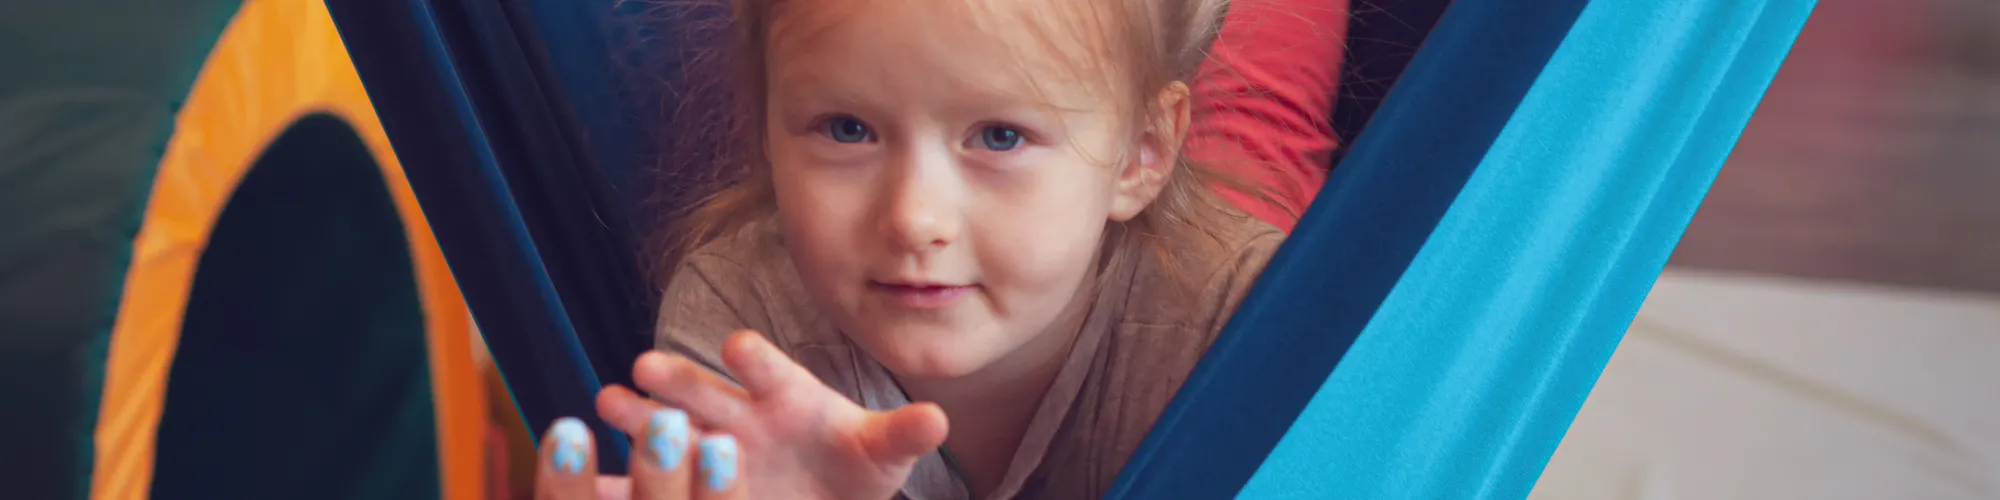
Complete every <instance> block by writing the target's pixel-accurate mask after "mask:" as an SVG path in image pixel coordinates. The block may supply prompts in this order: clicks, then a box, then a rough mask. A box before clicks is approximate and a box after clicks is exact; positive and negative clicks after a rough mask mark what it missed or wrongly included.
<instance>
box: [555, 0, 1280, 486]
mask: <svg viewBox="0 0 2000 500" xmlns="http://www.w3.org/2000/svg"><path fill="white" fill-rule="evenodd" d="M1223 4H1224V2H1223V1H1222V0H1125V1H1094V0H739V1H738V2H736V5H735V9H736V10H735V22H736V25H735V26H736V39H735V40H734V42H735V43H736V44H737V48H738V49H740V50H739V51H737V52H734V53H732V54H731V55H732V56H733V57H735V58H737V59H736V61H737V62H739V63H741V64H744V65H745V68H744V71H743V72H742V73H741V76H742V78H743V79H742V80H741V81H739V82H736V83H740V84H741V86H740V87H738V88H741V89H743V93H744V96H743V97H744V98H743V99H742V103H741V104H742V109H740V110H739V111H740V112H741V113H740V118H742V119H743V120H745V122H744V124H747V125H748V126H746V127H739V128H734V129H731V130H736V131H738V132H740V133H741V134H740V135H741V137H738V139H743V140H746V144H744V145H743V147H742V148H741V149H740V150H739V151H737V152H736V157H735V158H733V160H735V161H732V162H731V164H735V165H741V166H742V168H743V170H742V171H741V172H740V175H738V176H737V177H735V178H733V179H731V183H730V184H729V185H728V187H727V188H726V189H724V190H722V191H719V192H717V193H716V194H714V195H713V196H710V197H709V198H707V200H706V202H705V203H704V204H703V205H702V206H701V207H700V208H699V209H697V210H694V211H692V212H691V213H690V214H689V215H688V216H687V217H686V218H685V219H686V220H687V221H688V225H687V226H686V227H683V228H680V229H678V230H677V231H678V233H677V234H686V235H690V236H688V240H687V241H686V242H685V244H684V246H683V247H684V248H687V249H688V250H686V251H683V252H680V253H679V255H678V256H677V258H676V259H675V261H676V262H677V263H678V265H677V266H675V268H674V269H675V270H674V272H673V274H672V276H671V278H670V279H669V281H668V284H667V287H666V294H665V302H664V304H663V306H662V308H661V312H660V322H659V327H658V336H659V345H660V347H661V348H662V349H663V350H666V351H671V352H676V353H678V354H663V353H660V352H654V353H648V354H647V355H646V356H644V357H642V358H641V359H640V360H639V361H638V364H637V366H636V367H635V369H634V375H635V380H636V381H637V383H638V385H639V386H640V388H641V389H643V390H645V391H647V392H648V393H650V394H651V395H652V396H654V397H656V398H659V400H660V401H663V402H664V403H665V405H664V406H663V405H661V404H660V403H656V402H654V401H652V400H648V399H644V398H642V397H640V396H638V395H637V394H635V393H633V392H632V391H629V390H626V389H623V388H617V387H612V388H608V389H606V390H605V391H604V393H603V394H601V395H600V397H599V401H598V403H599V404H598V407H599V408H598V410H599V412H600V414H601V416H603V417H604V418H605V419H606V420H607V421H609V422H610V423H611V424H612V425H613V426H615V427H618V428H620V429H621V430H623V431H625V432H628V433H630V434H631V435H632V436H634V438H635V443H634V444H635V446H634V450H635V452H634V454H635V457H634V460H633V470H632V474H633V478H632V479H631V480H630V481H629V483H616V484H617V485H618V486H616V487H619V488H623V487H626V486H624V485H625V484H629V485H630V486H629V487H630V488H632V490H631V493H632V494H634V495H640V496H645V497H647V498H689V497H692V498H751V497H754V498H783V499H810V498H842V499H845V498H865V499H883V498H891V497H898V496H900V497H905V498H912V499H971V498H1015V497H1027V498H1056V499H1071V498H1093V497H1097V496H1100V495H1101V494H1102V493H1103V492H1104V491H1105V490H1106V489H1107V488H1108V487H1109V486H1110V485H1111V483H1112V481H1114V480H1115V479H1116V477H1117V475H1118V472H1119V470H1120V469H1121V468H1122V467H1123V466H1124V463H1125V461H1126V460H1127V458H1128V457H1130V455H1131V454H1132V452H1133V451H1134V450H1135V449H1136V448H1137V447H1138V445H1139V443H1140V441H1141V440H1143V439H1144V437H1145V436H1146V433H1147V431H1148V430H1149V429H1150V428H1151V426H1152V424H1153V421H1154V419H1156V418H1157V417H1158V416H1159V414H1160V413H1161V411H1162V410H1163V409H1164V408H1165V406H1166V404H1167V402H1168V400H1169V399H1170V398H1172V397H1173V395H1174V393H1175V392H1176V391H1177V390H1178V389H1179V388H1180V384H1181V382H1182V381H1183V380H1184V379H1185V377H1186V375H1187V373H1188V372H1189V370H1191V369H1192V368H1193V366H1194V364H1195V362H1196V361H1197V360H1199V359H1200V358H1201V356H1202V353H1203V351H1205V350H1206V349H1207V347H1208V345H1209V343H1210V342H1211V341H1212V340H1213V339H1214V338H1215V335H1216V334H1217V333H1218V331H1219V330H1220V329H1221V328H1222V326H1223V324H1224V323H1225V322H1226V321H1227V320H1228V318H1229V316H1230V314H1231V313H1232V312H1233V311H1234V309H1235V307H1236V305H1237V303H1238V302H1239V301H1240V300H1241V299H1242V297H1243V295H1244V293H1245V292H1246V291H1247V290H1248V289H1249V287H1250V285H1251V283H1252V282H1253V281H1255V280H1256V278H1257V276H1258V274H1259V272H1260V271H1261V270H1262V268H1263V266H1264V263H1265V261H1266V260H1267V259H1268V258H1269V256H1270V254H1271V252H1272V251H1273V250H1274V249H1276V247H1277V246H1278V244H1279V242H1280V241H1281V240H1282V238H1283V236H1282V234H1281V233H1280V232H1278V231H1277V230H1275V229H1273V228H1272V227H1271V226H1269V225H1266V224H1264V223H1262V222H1259V221H1257V220H1255V219H1253V218H1250V217H1248V216H1246V215H1243V214H1242V213H1240V212H1237V211H1235V210H1232V209H1229V208H1227V206H1226V204H1224V203H1222V202H1220V201H1218V199H1217V197H1216V196H1215V195H1214V194H1213V192H1212V191H1211V190H1210V187H1209V186H1211V185H1214V184H1216V183H1219V182H1223V181H1222V180H1221V179H1218V178H1215V177H1213V176H1211V175H1209V174H1207V173H1206V171H1204V170H1202V169H1201V168H1199V167H1198V166H1196V165H1193V164H1191V163H1189V162H1187V161H1185V160H1183V159H1182V155H1181V145H1182V144H1183V141H1184V139H1185V138H1186V135H1187V134H1188V129H1189V122H1190V113H1191V109H1192V106H1193V103H1192V102H1191V101H1192V99H1193V96H1191V94H1190V91H1189V86H1188V84H1187V83H1186V82H1188V81H1189V80H1190V79H1191V78H1192V77H1193V76H1194V73H1195V71H1196V69H1197V68H1198V67H1199V66H1200V65H1201V63H1202V62H1203V61H1204V59H1205V54H1206V51H1207V48H1208V46H1209V44H1210V43H1211V41H1212V40H1213V38H1214V36H1215V33H1216V30H1217V27H1218V25H1219V24H1220V21H1221V19H1222V14H1223V10H1224V5H1223ZM710 367H716V368H719V369H721V371H722V372H726V374H727V377H728V378H725V377H724V375H722V374H721V373H718V372H716V371H712V370H711V369H710ZM913 402H918V403H913ZM548 436H550V439H547V440H545V445H544V450H543V465H542V468H541V472H540V475H539V477H538V490H539V494H540V495H541V496H542V497H544V498H590V497H593V496H594V495H595V494H596V492H595V491H593V488H594V486H593V483H592V481H593V479H592V476H593V475H594V464H592V463H591V462H590V460H589V456H590V453H589V447H590V445H591V444H590V437H589V435H588V433H587V431H584V430H583V428H582V426H581V425H580V424H578V423H576V422H575V421H573V420H564V421H560V422H558V423H557V424H556V426H555V427H554V428H553V429H551V431H550V432H549V433H548ZM606 484H607V485H608V484H613V483H609V482H607V483H606ZM606 493H607V494H610V493H612V492H608V491H607V492H606ZM618 493H620V494H623V493H625V492H618ZM571 495H573V496H571Z"/></svg>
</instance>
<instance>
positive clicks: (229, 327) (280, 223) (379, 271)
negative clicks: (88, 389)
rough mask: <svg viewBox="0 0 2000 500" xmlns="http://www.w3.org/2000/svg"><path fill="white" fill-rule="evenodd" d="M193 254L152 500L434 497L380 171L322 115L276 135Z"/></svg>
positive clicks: (420, 382)
mask: <svg viewBox="0 0 2000 500" xmlns="http://www.w3.org/2000/svg"><path fill="white" fill-rule="evenodd" d="M209 241H210V243H209V246H208V248H207V250H206V252H205V253H204V254H203V255H202V257H201V262H200V267H199V268H198V270H197V271H196V276H195V279H194V286H193V291H192V292H191V295H192V297H191V299H190V300H189V302H188V306H187V312H186V318H185V323H184V325H183V326H182V330H181V331H182V337H181V342H180V349H179V352H178V353H177V354H176V356H175V358H174V365H173V368H172V371H171V373H172V375H171V378H170V380H169V381H168V383H167V393H166V394H167V396H166V409H165V415H163V416H162V418H161V423H160V431H159V454H158V461H157V462H156V463H157V464H158V465H157V468H156V472H155V476H154V482H153V486H152V496H153V497H154V498H167V499H172V498H295V499H307V498H329V499H332V498H371V499H394V498H411V499H417V498H437V496H438V494H439V486H438V477H437V476H438V465H437V460H438V457H437V448H436V447H437V437H436V429H435V425H436V421H435V420H433V416H432V408H431V386H430V374H429V372H428V368H427V366H428V365H427V358H426V345H425V339H424V313H423V308H422V304H421V303H420V302H419V299H418V294H417V285H416V284H417V281H416V276H415V272H414V270H413V267H412V265H411V262H410V256H409V255H410V250H409V243H408V242H407V240H406V239H405V237H404V228H403V225H402V222H401V219H400V218H399V217H398V215H397V212H396V207H395V205H394V203H393V201H392V199H391V197H390V193H389V190H388V186H387V183H386V182H385V180H384V179H383V177H382V175H381V170H380V169H379V168H378V166H377V165H376V164H375V161H374V159H373V158H372V157H371V156H370V155H369V152H368V149H367V147H366V146H365V145H364V144H363V143H362V141H361V139H360V138H359V137H358V136H357V135H356V134H355V132H354V130H353V129H352V128H350V127H349V126H348V125H347V124H346V123H344V122H342V121H340V120H339V119H337V118H334V117H331V116H325V115H315V116H308V117H306V118H303V119H301V120H299V121H298V122H297V123H295V124H294V125H293V126H292V127H291V128H290V129H288V130H286V132H285V133H284V134H282V135H281V136H279V137H278V139H277V140H275V141H274V142H272V144H271V145H270V147H269V149H268V150H267V151H266V152H265V153H264V155H263V156H262V157H261V158H259V159H258V161H257V163H256V164H255V165H254V166H253V167H252V168H251V169H250V171H249V173H248V174H246V176H245V178H244V179H243V181H242V183H241V184H240V185H239V187H238V188H237V191H236V194H235V195H234V197H233V198H232V199H231V200H230V202H229V204H228V207H227V208H225V209H224V211H223V213H222V216H221V218H220V220H219V221H218V222H217V224H216V227H215V233H214V235H213V236H212V237H211V238H210V240H209Z"/></svg>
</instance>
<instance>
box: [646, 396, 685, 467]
mask: <svg viewBox="0 0 2000 500" xmlns="http://www.w3.org/2000/svg"><path fill="white" fill-rule="evenodd" d="M646 432H647V433H648V434H647V435H646V449H647V450H649V451H651V452H652V455H653V456H652V458H653V464H654V465H658V466H660V470H674V469H678V468H680V467H681V462H682V461H685V460H686V459H687V451H688V436H689V435H690V434H691V433H692V432H691V431H690V428H689V427H688V414H687V412H684V411H680V410H676V409H673V408H667V409H664V410H656V411H654V412H653V420H652V422H651V423H649V424H647V425H646Z"/></svg>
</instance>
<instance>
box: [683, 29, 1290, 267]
mask: <svg viewBox="0 0 2000 500" xmlns="http://www.w3.org/2000/svg"><path fill="white" fill-rule="evenodd" d="M791 1H798V0H728V3H729V5H728V7H729V9H730V12H731V13H733V14H734V15H733V17H732V18H729V19H724V20H721V21H719V23H718V24H713V25H706V26H694V27H693V28H694V30H695V32H696V33H698V34H697V35H696V36H701V35H700V34H707V35H709V36H713V35H717V34H721V35H724V36H725V38H723V40H724V41H725V46H724V47H721V48H720V49H710V50H701V51H698V52H695V53H692V54H689V55H690V56H691V57H690V58H689V59H688V60H687V61H686V62H685V64H686V66H685V68H686V69H685V70H684V74H691V75H692V74H708V75H723V76H722V77H721V78H708V79H689V80H688V81H686V82H684V83H685V84H686V86H685V87H682V88H681V89H680V90H681V91H680V92H679V94H678V95H677V96H675V97H676V98H677V99H678V100H679V101H680V102H683V103H696V104H697V105H699V104H702V103H709V104H714V103H726V105H724V106H720V107H715V108H708V109H691V108H688V107H686V106H685V105H683V107H681V108H680V109H679V110H678V111H677V112H675V113H673V115H674V117H675V118H674V123H672V124H671V127H670V130H669V132H670V133H671V134H670V135H671V137H672V138H673V140H672V141H671V142H670V143H668V144H667V146H668V147H669V148H670V150H669V151H668V152H667V154H666V155H665V156H664V157H663V158H662V159H663V161H664V162H666V163H667V164H668V165H708V164H713V165H719V166H720V167H722V168H717V169H694V170H695V171H692V172H685V171H684V172H671V173H669V174H667V175H663V176H662V177H661V179H662V181H663V182H664V183H665V184H666V185H665V186H663V187H665V188H667V189H670V190H673V191H676V192H678V193H679V194H680V195H681V196H683V197H685V196H686V195H689V194H693V195H694V196H693V199H694V200H696V201H695V202H694V203H684V204H680V205H677V206H670V207H667V212H668V213H669V214H670V215H669V218H668V219H667V220H669V221H670V222H669V223H668V225H666V226H665V227H662V228H661V229H660V230H659V231H657V232H656V234H655V238H654V239H653V242H652V243H653V245H654V247H655V251H654V252H653V255H657V256H660V260H659V261H658V262H656V263H655V265H656V266H657V268H656V274H657V275H658V278H659V279H660V281H661V282H662V284H664V282H665V281H666V280H668V279H671V278H672V273H673V271H674V269H675V268H676V266H677V265H678V263H679V261H680V259H682V258H683V257H685V256H687V255H689V254H691V253H692V252H694V251H695V250H696V249H697V248H699V247H701V246H702V245H705V244H708V243H710V242H712V241H715V240H717V239H719V238H723V237H726V236H727V235H729V234H731V233H733V232H734V231H736V230H738V229H741V228H742V227H744V226H746V225H748V224H751V223H753V222H755V221H758V220H761V219H763V218H766V217H769V216H771V215H772V214H773V213H774V212H775V210H776V206H775V205H776V201H775V194H774V192H773V188H772V185H771V180H770V177H769V176H770V169H769V168H768V165H767V163H766V159H765V158H764V143H763V141H764V130H765V129H764V124H763V122H762V120H763V119H764V117H765V112H764V110H765V108H764V106H765V102H764V101H765V95H766V89H767V85H768V84H769V82H768V81H767V75H765V74H764V72H765V68H766V66H765V58H766V56H767V52H766V50H767V48H768V46H769V44H770V43H771V39H770V38H771V37H770V33H769V28H770V25H771V21H772V17H773V11H774V9H775V8H776V7H777V6H779V4H782V3H785V2H791ZM1228 2H1229V0H1125V1H1123V2H1112V3H1113V4H1114V5H1111V6H1110V7H1113V8H1115V9H1117V10H1116V11H1114V12H1109V13H1103V14H1108V15H1103V16H1100V18H1099V20H1105V19H1116V20H1123V21H1122V22H1115V23H1104V24H1101V26H1103V27H1105V28H1107V29H1122V30H1121V31H1118V32H1114V33H1102V35H1106V37H1105V39H1106V41H1107V43H1109V44H1110V46H1109V47H1107V48H1108V49H1110V50H1109V51H1108V52H1106V53H1105V55H1106V56H1108V57H1110V58H1113V59H1115V60H1116V64H1092V65H1090V66H1094V67H1103V68H1112V69H1115V70H1116V71H1118V72H1119V74H1118V75H1116V77H1115V81H1116V82H1117V83H1120V84H1127V85H1131V86H1132V88H1130V89H1125V90H1126V91H1127V92H1119V93H1116V94H1124V95H1126V96H1127V97H1128V98H1130V99H1133V100H1132V101H1131V102H1129V103H1128V109H1131V110H1132V111H1133V113H1134V115H1133V116H1132V117H1131V120H1133V121H1131V122H1130V123H1133V124H1160V123H1166V122H1167V121H1168V120H1171V119H1173V118H1174V117H1171V116H1167V115H1166V113H1169V112H1171V110H1166V109H1162V108H1161V107H1160V106H1156V105H1154V99H1155V98H1156V97H1157V95H1158V93H1159V92H1160V91H1162V90H1164V89H1166V88H1167V87H1168V86H1169V85H1172V84H1174V83H1176V82H1180V83H1183V84H1185V85H1187V86H1188V87H1189V88H1190V89H1191V93H1192V89H1193V88H1194V87H1195V85H1194V81H1193V80H1194V78H1195V76H1196V74H1197V72H1198V71H1199V70H1200V69H1201V67H1202V65H1203V64H1204V63H1205V62H1207V61H1208V59H1209V58H1208V51H1209V48H1210V47H1211V45H1212V44H1213V43H1214V42H1215V39H1216V36H1217V34H1218V31H1219V29H1220V27H1221V24H1222V20H1223V15H1224V13H1225V11H1226V10H1227V6H1228ZM691 5H693V6H705V7H707V8H714V7H715V5H713V4H712V3H708V4H703V3H701V2H692V3H690V2H674V1H670V2H666V3H662V4H656V8H657V9H658V10H657V11H658V12H662V13H666V12H668V11H671V10H675V9H686V8H689V7H690V6H691ZM1090 62H1092V63H1098V62H1099V61H1090ZM1107 76H1112V75H1107ZM1114 95H1115V94H1114ZM1190 98H1191V99H1200V98H1201V96H1198V95H1191V96H1190ZM1192 108H1193V109H1195V110H1200V109H1202V108H1203V107H1202V106H1201V105H1199V103H1195V104H1194V105H1193V106H1192ZM1197 113H1198V112H1197ZM1197 119H1198V117H1197ZM1138 128H1141V129H1144V128H1148V127H1138ZM1177 146H1179V145H1177ZM690 188H691V191H690ZM1218 188H1219V189H1227V190H1232V191H1237V192H1240V193H1245V194H1248V195H1250V196H1252V197H1257V198H1263V199H1267V200H1268V199H1269V198H1268V195H1266V194H1265V192H1264V191H1263V190H1262V189H1260V188H1257V187H1254V186H1251V185H1249V184H1247V183H1244V182H1242V181H1241V180H1239V179H1236V178H1234V177H1231V176H1226V175H1222V174H1220V173H1218V172H1216V171H1213V170H1210V169H1208V168H1204V167H1203V166H1202V165H1199V164H1196V163H1195V162H1192V161H1189V160H1188V159H1187V157H1186V156H1185V155H1179V156H1178V157H1177V158H1176V159H1175V161H1174V166H1173V172H1172V175H1171V178H1170V179H1169V180H1168V182H1167V183H1166V185H1165V187H1164V188H1163V189H1162V191H1161V193H1160V195H1159V197H1158V198H1156V199H1155V200H1154V202H1153V203H1152V204H1151V205H1149V206H1147V207H1146V209H1145V210H1143V211H1141V212H1140V213H1139V214H1138V216H1136V217H1135V218H1134V219H1133V220H1131V221H1128V222H1125V223H1123V224H1122V226H1123V227H1122V228H1121V229H1123V230H1122V231H1115V232H1114V233H1115V234H1122V235H1124V236H1123V237H1124V238H1125V239H1127V240H1133V239H1136V240H1140V241H1139V242H1140V243H1143V244H1146V245H1149V246H1150V247H1151V248H1152V250H1153V251H1155V252H1156V253H1157V254H1158V255H1159V257H1160V262H1161V263H1162V264H1163V265H1165V266H1167V268H1168V270H1169V271H1170V272H1174V273H1175V274H1179V273H1178V271H1179V269H1180V266H1179V265H1178V264H1177V262H1176V261H1177V259H1175V258H1174V248H1175V247H1176V245H1175V244H1169V242H1176V241H1178V240H1181V239H1183V238H1185V237H1187V236H1202V237H1206V238H1209V239H1210V240H1212V241H1214V242H1216V243H1222V242H1221V241H1220V236H1219V235H1218V234H1217V233H1216V232H1213V231H1210V230H1207V229H1205V226H1208V225H1209V221H1212V220H1214V218H1215V217H1216V216H1219V215H1225V214H1227V216H1244V215H1242V214H1241V213H1240V212H1237V211H1236V210H1235V209H1233V208H1230V207H1228V206H1227V204H1226V202H1224V201H1222V199H1221V197H1219V196H1217V195H1216V193H1215V191H1214V189H1218ZM1244 217H1247V216H1244ZM1111 243H1113V242H1109V241H1108V242H1107V244H1111ZM1177 281H1183V282H1185V280H1177Z"/></svg>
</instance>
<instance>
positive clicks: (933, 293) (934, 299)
mask: <svg viewBox="0 0 2000 500" xmlns="http://www.w3.org/2000/svg"><path fill="white" fill-rule="evenodd" d="M974 288H976V287H975V286H973V285H949V284H943V283H927V282H909V283H896V282H882V281H870V282H868V289H869V290H872V291H875V292H876V293H880V294H883V295H886V296H888V297H889V299H890V300H891V301H893V302H895V303H896V304H898V305H901V306H903V307H908V308H912V309H940V308H943V307H946V306H950V305H952V304H953V303H956V302H958V300H959V299H961V298H964V297H965V296H966V295H969V294H971V293H972V291H973V289H974Z"/></svg>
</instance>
